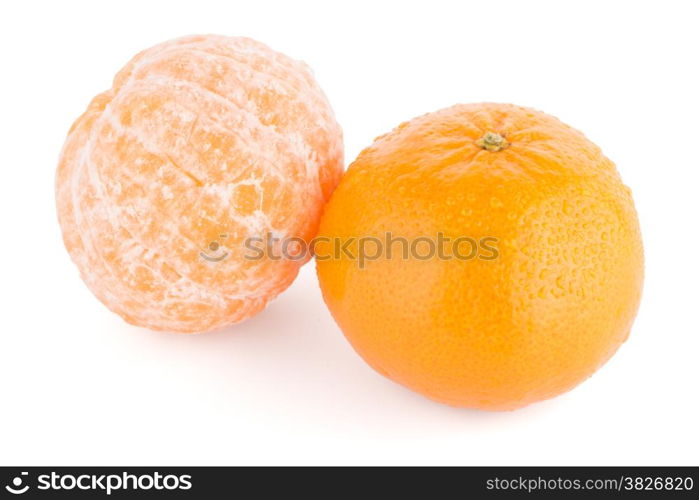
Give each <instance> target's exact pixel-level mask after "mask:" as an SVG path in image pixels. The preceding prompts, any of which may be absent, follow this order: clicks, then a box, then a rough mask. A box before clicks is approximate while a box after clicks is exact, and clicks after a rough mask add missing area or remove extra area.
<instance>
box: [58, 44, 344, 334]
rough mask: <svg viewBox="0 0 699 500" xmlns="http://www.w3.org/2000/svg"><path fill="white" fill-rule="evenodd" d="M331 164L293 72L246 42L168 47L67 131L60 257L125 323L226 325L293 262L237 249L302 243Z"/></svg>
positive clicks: (338, 150)
mask: <svg viewBox="0 0 699 500" xmlns="http://www.w3.org/2000/svg"><path fill="white" fill-rule="evenodd" d="M342 156H343V152H342V133H341V130H340V128H339V126H338V125H337V123H336V121H335V119H334V116H333V113H332V110H331V108H330V105H329V104H328V101H327V100H326V98H325V96H324V94H323V92H322V91H321V89H320V88H319V87H318V85H317V83H316V82H315V80H314V78H313V76H312V74H311V71H310V70H309V69H308V67H307V66H306V65H305V64H303V63H301V62H297V61H294V60H292V59H290V58H288V57H286V56H285V55H283V54H280V53H278V52H274V51H273V50H271V49H270V48H268V47H267V46H265V45H263V44H261V43H258V42H256V41H254V40H250V39H247V38H230V37H224V36H214V35H207V36H188V37H183V38H179V39H175V40H171V41H168V42H165V43H162V44H160V45H156V46H155V47H152V48H150V49H148V50H145V51H143V52H141V53H139V54H138V55H136V56H135V57H134V58H133V59H132V60H131V61H130V62H129V63H128V64H127V65H126V66H125V67H124V68H123V69H122V70H121V71H120V72H119V73H118V74H117V75H116V77H115V79H114V84H113V87H112V88H111V89H110V90H108V91H106V92H104V93H102V94H100V95H98V96H97V97H95V98H94V99H93V100H92V102H91V103H90V105H89V106H88V108H87V111H86V112H85V113H84V114H83V115H82V116H81V117H80V118H78V120H77V121H76V122H75V123H74V124H73V127H72V128H71V129H70V132H69V134H68V138H67V140H66V143H65V145H64V147H63V151H62V153H61V158H60V163H59V166H58V170H57V177H56V191H57V208H58V217H59V221H60V225H61V228H62V230H63V239H64V242H65V246H66V248H67V249H68V252H69V253H70V255H71V257H72V259H73V261H74V262H75V264H76V265H77V267H78V268H79V270H80V274H81V276H82V278H83V279H84V281H85V282H86V283H87V285H88V286H89V288H90V289H91V290H92V292H93V293H94V294H95V295H96V296H97V297H98V298H99V299H100V300H101V301H102V302H103V303H104V304H105V305H106V306H107V307H109V309H111V310H112V311H114V312H116V313H118V314H119V315H121V316H122V317H123V318H124V319H125V320H126V321H128V322H130V323H133V324H135V325H140V326H145V327H148V328H152V329H157V330H170V331H176V332H203V331H207V330H212V329H215V328H218V327H222V326H225V325H228V324H231V323H235V322H238V321H241V320H243V319H245V318H248V317H250V316H252V315H253V314H255V313H256V312H257V311H259V310H260V309H262V308H263V307H264V306H265V304H266V303H267V302H268V301H269V300H270V299H272V298H274V297H275V296H276V295H277V294H278V293H280V292H281V291H282V290H284V289H285V288H286V287H287V286H288V285H289V284H290V283H291V282H292V281H293V279H294V278H295V276H296V274H297V272H298V269H299V267H300V266H301V265H302V263H303V262H304V261H303V260H293V259H279V260H272V259H269V258H263V259H258V260H253V259H249V258H246V254H245V252H246V249H245V247H244V242H245V239H246V238H247V237H264V235H265V234H267V233H270V234H274V235H276V236H277V237H278V238H292V237H297V238H303V239H304V240H309V239H311V238H312V237H313V236H314V235H315V232H316V230H317V225H318V219H319V216H320V212H321V210H322V206H323V204H324V203H325V201H326V200H327V198H328V197H329V196H330V193H331V192H332V190H333V189H334V188H335V186H336V184H337V182H338V181H339V178H340V175H341V173H342V168H343V165H342ZM306 260H307V259H306Z"/></svg>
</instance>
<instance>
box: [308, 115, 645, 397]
mask: <svg viewBox="0 0 699 500" xmlns="http://www.w3.org/2000/svg"><path fill="white" fill-rule="evenodd" d="M387 233H390V237H391V238H392V239H393V240H394V241H393V243H392V246H393V248H392V255H389V254H388V252H387V251H386V250H387V249H386V248H384V249H383V251H382V252H379V251H377V248H376V247H377V246H378V243H376V242H377V241H387V238H386V236H385V235H386V234H387ZM440 234H441V238H442V239H441V240H439V239H438V235H440ZM354 238H374V239H375V240H372V245H371V248H370V249H369V247H368V246H367V247H366V248H365V250H366V252H365V253H366V255H367V256H369V255H370V256H371V257H375V258H372V259H369V258H367V259H365V261H364V262H359V261H360V260H361V258H358V257H357V254H352V253H351V252H350V253H349V254H345V253H343V252H341V251H338V248H339V247H338V246H337V245H336V244H335V243H336V242H337V241H341V242H345V243H346V244H347V248H348V249H350V250H353V251H355V252H359V250H360V249H361V247H362V245H361V244H360V243H359V242H358V241H356V240H354ZM398 238H403V239H404V240H405V241H407V242H415V241H417V240H418V239H420V238H422V239H423V241H421V242H420V244H418V245H415V248H414V250H415V251H413V249H409V252H408V253H407V254H404V253H403V249H402V248H401V247H403V245H401V244H396V241H395V240H397V239H398ZM425 238H428V239H430V238H431V239H432V240H433V241H437V243H436V244H427V243H426V241H425ZM459 238H461V239H460V240H459ZM446 239H448V240H449V241H451V243H444V241H445V240H446ZM318 241H319V243H318V245H317V248H316V251H317V270H318V276H319V280H320V285H321V288H322V291H323V297H324V299H325V301H326V303H327V305H328V307H329V309H330V311H331V312H332V314H333V316H334V318H335V320H336V321H337V323H338V324H339V326H340V327H341V329H342V330H343V332H344V333H345V335H346V336H347V338H348V339H349V341H350V342H351V344H352V345H353V346H354V348H355V349H356V350H357V351H358V353H359V354H360V355H361V356H362V357H363V358H364V359H365V360H366V361H367V362H368V363H369V364H370V365H371V366H372V367H374V368H375V369H376V370H377V371H378V372H380V373H382V374H384V375H385V376H387V377H389V378H391V379H393V380H395V381H396V382H399V383H401V384H403V385H405V386H407V387H409V388H411V389H413V390H415V391H418V392H420V393H422V394H424V395H426V396H428V397H430V398H432V399H434V400H437V401H440V402H443V403H447V404H450V405H454V406H462V407H471V408H481V409H487V410H509V409H514V408H518V407H521V406H524V405H527V404H529V403H532V402H535V401H539V400H543V399H547V398H550V397H553V396H556V395H558V394H561V393H562V392H564V391H567V390H569V389H571V388H572V387H574V386H575V385H577V384H578V383H580V382H581V381H583V380H585V379H586V378H587V377H589V376H590V375H591V374H592V373H593V372H594V371H595V370H596V369H597V368H599V367H600V366H601V365H602V364H603V363H604V362H605V361H607V360H608V359H609V358H610V356H612V354H613V353H614V352H615V351H616V350H617V348H618V347H619V346H620V345H621V343H622V342H624V340H625V339H626V338H627V336H628V334H629V330H630V328H631V324H632V322H633V319H634V316H635V313H636V310H637V307H638V304H639V300H640V295H641V287H642V282H643V249H642V244H641V235H640V232H639V225H638V220H637V216H636V211H635V209H634V204H633V201H632V198H631V192H630V190H629V189H628V188H627V187H626V186H624V184H623V183H622V181H621V179H620V177H619V174H618V173H617V170H616V168H615V166H614V164H613V163H612V162H611V161H610V160H608V159H607V158H606V157H604V156H603V154H602V153H601V151H600V149H599V148H598V147H597V146H595V145H594V144H592V143H591V142H590V141H589V140H587V139H586V138H585V137H584V136H583V135H582V134H581V133H580V132H578V131H576V130H574V129H572V128H571V127H569V126H567V125H565V124H563V123H561V122H560V121H559V120H557V119H556V118H553V117H551V116H549V115H546V114H544V113H541V112H538V111H535V110H532V109H527V108H523V107H518V106H514V105H509V104H491V103H486V104H471V105H458V106H454V107H451V108H448V109H444V110H441V111H438V112H436V113H431V114H427V115H424V116H421V117H419V118H416V119H414V120H411V121H409V122H407V123H403V124H402V125H400V126H399V127H398V128H396V129H395V130H393V131H392V132H390V133H388V134H386V135H383V136H381V137H379V138H378V139H377V140H376V141H375V142H374V144H373V145H372V146H370V147H368V148H367V149H365V150H364V151H362V153H361V154H360V155H359V157H358V158H357V159H356V160H355V161H354V163H352V165H351V166H350V167H349V169H348V172H347V173H346V174H345V176H344V177H343V179H342V181H341V182H340V185H339V186H338V188H337V190H336V191H335V192H334V194H333V196H332V197H331V200H330V202H329V203H328V205H327V206H326V208H325V213H324V215H323V217H322V219H321V226H320V232H319V239H318ZM455 242H458V245H455ZM461 244H464V248H460V247H459V245H461ZM421 245H422V249H420V248H421ZM469 245H470V246H469ZM435 247H436V249H437V250H439V249H441V250H446V251H445V252H442V254H441V255H437V253H438V252H437V253H436V252H435ZM403 248H404V247H403ZM471 250H473V251H471ZM359 253H360V255H361V252H359ZM360 264H363V265H360Z"/></svg>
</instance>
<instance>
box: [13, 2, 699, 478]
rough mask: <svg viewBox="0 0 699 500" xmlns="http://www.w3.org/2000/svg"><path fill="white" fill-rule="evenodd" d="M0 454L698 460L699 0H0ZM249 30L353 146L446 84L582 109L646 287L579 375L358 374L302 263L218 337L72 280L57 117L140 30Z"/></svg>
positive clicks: (485, 95) (430, 99) (68, 116)
mask: <svg viewBox="0 0 699 500" xmlns="http://www.w3.org/2000/svg"><path fill="white" fill-rule="evenodd" d="M0 9H1V11H0V41H1V44H0V47H1V50H2V59H1V60H2V66H1V68H2V70H1V73H2V77H1V79H0V87H1V91H0V127H2V130H0V138H2V142H1V149H0V155H1V156H0V158H1V160H2V167H1V168H2V181H1V182H0V190H1V196H0V217H2V219H1V222H2V226H0V234H1V235H2V239H1V242H2V245H0V252H1V255H0V265H1V266H2V267H1V269H0V272H1V274H0V283H1V286H2V288H1V290H2V297H1V304H2V309H1V311H2V316H1V319H0V321H1V322H0V390H1V393H2V395H1V397H0V463H1V464H3V465H11V464H29V465H38V464H45V465H59V464H102V465H108V464H115V465H116V464H134V465H136V464H141V465H175V464H181V465H187V464H202V465H206V464H220V465H224V464H229V465H232V464H474V465H475V464H478V465H516V464H530V465H531V464H551V465H555V464H561V465H572V464H588V465H595V464H596V465H613V464H619V465H620V464H629V465H634V464H693V465H698V464H699V454H698V453H697V449H699V439H698V436H697V429H698V427H697V422H698V421H699V406H698V403H697V381H698V380H699V328H698V327H697V309H698V308H699V304H698V299H699V272H698V266H697V258H698V256H699V246H698V243H699V238H698V236H697V230H698V229H699V224H697V216H698V215H699V210H698V207H699V194H698V193H699V191H698V186H699V154H698V153H697V150H698V145H699V120H698V117H699V98H698V97H697V95H698V93H699V78H698V75H697V68H698V67H699V60H698V56H697V50H698V49H699V29H698V26H697V23H698V21H697V19H698V18H699V16H698V14H699V12H698V11H697V7H696V4H694V3H692V2H689V1H687V2H671V1H662V2H661V1H658V2H655V3H646V2H639V1H634V2H626V3H625V2H609V1H604V2H594V1H590V0H586V1H582V2H577V3H573V2H532V1H529V2H515V1H503V0H498V1H487V2H486V1H483V2H453V3H446V2H438V1H435V0H429V1H424V2H421V3H415V4H411V3H407V2H395V3H388V2H379V1H373V2H369V3H366V4H363V3H361V2H358V1H356V0H353V1H351V2H350V1H348V2H343V3H334V2H327V1H326V2H317V3H305V2H299V1H293V2H278V3H268V2H263V1H259V0H255V1H250V0H247V1H245V2H235V1H230V0H228V1H222V2H205V1H202V0H196V1H195V0H188V1H186V2H173V1H161V2H155V1H152V2H146V1H137V2H128V1H124V0H120V1H118V2H114V1H112V2H81V3H78V2H45V3H37V2H14V5H9V2H4V3H2V7H0ZM192 33H220V34H227V35H246V36H251V37H253V38H256V39H259V40H261V41H263V42H265V43H267V44H269V45H270V46H271V47H273V48H275V49H276V50H279V51H282V52H285V53H287V54H288V55H290V56H292V57H294V58H297V59H303V60H305V61H306V62H308V63H309V64H310V65H311V66H312V67H313V68H314V70H315V74H316V76H317V78H318V80H319V82H320V84H321V85H322V86H323V88H324V89H325V91H326V93H327V94H328V96H329V98H330V101H331V103H332V104H333V106H334V109H335V111H336V114H337V117H338V121H339V122H340V124H341V125H342V126H343V128H344V132H345V141H346V159H347V162H348V163H349V162H350V161H351V160H352V159H353V158H354V157H355V156H356V155H357V154H358V152H359V151H360V149H361V148H363V147H365V146H367V145H369V144H370V143H371V142H372V140H373V138H374V137H375V136H377V135H379V134H381V133H384V132H387V131H389V130H390V129H391V128H393V127H394V126H396V125H398V124H399V123H400V122H401V121H403V120H406V119H410V118H412V117H414V116H416V115H419V114H422V113H425V112H429V111H433V110H437V109H439V108H442V107H445V106H449V105H452V104H455V103H458V102H476V101H502V102H513V103H516V104H521V105H526V106H532V107H535V108H538V109H541V110H544V111H546V112H548V113H550V114H553V115H556V116H558V117H559V118H561V119H562V120H563V121H565V122H567V123H569V124H571V125H573V126H574V127H576V128H578V129H580V130H582V131H584V132H585V133H586V134H587V136H588V137H589V138H590V139H591V140H593V141H594V142H596V143H597V144H599V145H600V146H601V147H602V149H603V150H604V151H605V153H606V154H607V156H609V157H610V158H612V159H613V160H614V161H615V162H616V163H617V165H618V168H619V170H620V172H621V175H622V177H623V179H624V181H625V182H626V183H627V184H628V185H629V186H630V187H631V188H632V189H633V192H634V196H635V199H636V203H637V208H638V211H639V214H640V219H641V227H642V230H643V236H644V242H645V248H646V284H645V289H644V297H643V302H642V306H641V310H640V313H639V315H638V317H637V320H636V324H635V327H634V329H633V331H632V334H631V337H630V339H629V341H628V342H627V343H626V344H625V345H624V346H623V347H622V348H621V349H620V351H619V352H618V353H617V355H616V356H615V357H614V358H613V359H612V360H611V361H610V362H609V363H608V364H607V365H606V366H604V367H603V368H602V369H601V370H600V371H599V372H598V373H597V374H595V375H594V376H593V377H592V378H591V379H589V380H588V381H587V382H585V383H583V384H582V385H581V386H579V387H578V388H576V389H575V390H573V391H572V392H569V393H567V394H565V395H563V396H560V397H558V398H556V399H553V400H551V401H547V402H544V403H539V404H535V405H533V406H530V407H528V408H525V409H522V410H518V411H515V412H509V413H487V412H479V411H469V410H459V409H454V408H450V407H447V406H441V405H438V404H436V403H433V402H430V401H428V400H426V399H424V398H423V397H421V396H419V395H417V394H414V393H411V392H409V391H408V390H406V389H403V388H402V387H400V386H398V385H395V384H394V383H392V382H390V381H388V380H386V379H384V378H382V377H381V376H379V375H377V374H375V373H374V372H373V371H371V369H370V368H368V367H367V365H365V364H364V362H363V361H362V360H361V359H360V358H359V357H358V356H357V355H356V354H355V353H354V351H353V350H352V349H351V348H350V346H349V345H348V344H347V342H346V341H345V340H344V338H343V336H342V334H341V332H340V331H339V330H338V328H337V327H336V326H335V324H334V323H333V321H332V319H331V317H330V315H329V313H328V312H327V310H326V308H325V306H324V304H323V302H322V299H321V296H320V293H319V289H318V286H317V283H316V278H315V270H314V265H313V264H309V265H307V266H305V268H304V269H303V270H302V273H301V275H300V276H299V278H298V280H297V281H296V282H295V283H294V284H293V286H292V287H291V288H290V289H289V290H288V291H287V292H286V293H284V294H283V295H282V296H281V297H280V298H279V299H277V300H276V301H275V302H273V303H272V304H271V305H270V306H269V307H268V308H267V309H266V310H265V311H263V312H262V313H261V314H259V315H258V316H256V317H255V318H253V319H251V320H249V321H247V322H246V323H244V324H241V325H238V326H235V327H231V328H230V329H228V330H226V331H222V332H218V333H213V334H205V335H199V336H185V335H175V334H165V333H153V332H150V331H147V330H142V329H138V328H135V327H131V326H129V325H127V324H125V323H124V322H123V321H122V320H121V319H120V318H119V317H117V316H115V315H113V314H112V313H110V312H109V311H107V309H106V308H104V307H103V306H102V305H101V304H100V303H99V302H98V301H97V300H96V299H95V298H93V296H92V295H91V294H90V293H89V292H88V290H87V289H86V287H85V286H84V285H83V283H82V282H81V281H80V279H79V277H78V273H77V270H76V268H75V267H74V266H73V264H72V263H71V261H70V259H69V257H68V255H67V253H66V252H65V250H64V248H63V245H62V242H61V239H60V232H59V228H58V224H57V222H56V216H55V209H54V192H53V182H54V169H55V166H56V160H57V157H58V153H59V151H60V148H61V145H62V143H63V140H64V138H65V135H66V133H67V130H68V128H69V126H70V125H71V123H72V121H73V120H74V119H75V118H76V117H77V116H78V115H79V114H80V113H81V112H82V111H83V109H84V108H85V106H86V105H87V103H88V102H89V100H90V99H91V98H92V96H93V95H95V94H97V93H98V92H100V91H102V90H104V89H106V88H108V87H109V86H110V85H111V79H112V77H113V75H114V74H115V73H116V71H117V70H118V69H119V68H120V67H121V66H122V65H123V64H124V63H126V61H128V60H129V58H130V57H131V56H133V55H134V54H135V53H136V52H138V51H140V50H141V49H144V48H146V47H149V46H151V45H154V44H156V43H158V42H161V41H163V40H167V39H169V38H172V37H176V36H181V35H186V34H192Z"/></svg>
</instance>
